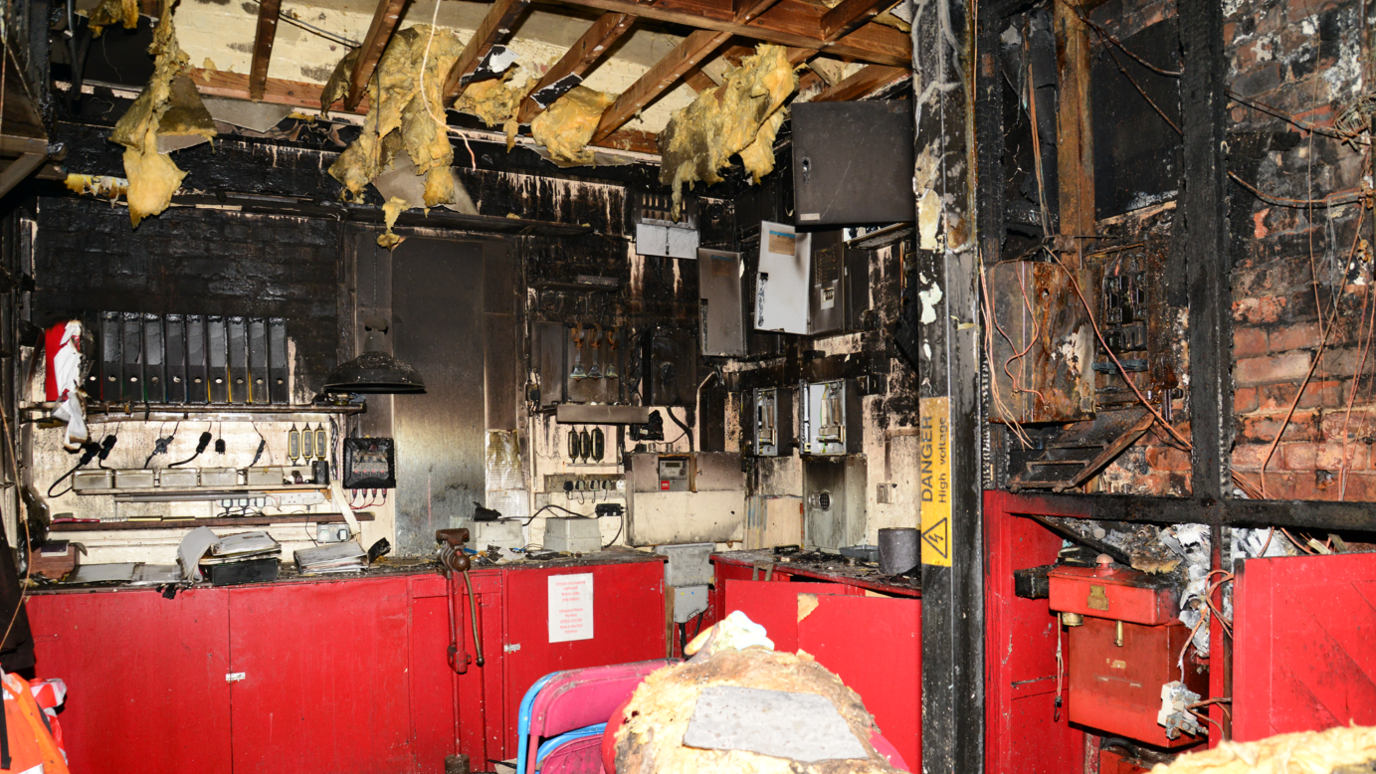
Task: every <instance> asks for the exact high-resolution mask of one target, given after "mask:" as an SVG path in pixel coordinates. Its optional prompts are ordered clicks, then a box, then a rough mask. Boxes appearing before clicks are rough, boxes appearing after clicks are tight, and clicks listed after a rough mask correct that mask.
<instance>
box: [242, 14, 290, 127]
mask: <svg viewBox="0 0 1376 774" xmlns="http://www.w3.org/2000/svg"><path fill="white" fill-rule="evenodd" d="M281 10H282V0H262V2H260V3H259V4H258V31H257V32H255V33H254V36H253V59H252V61H251V62H250V63H249V76H248V98H249V99H251V100H253V101H255V102H258V101H261V100H262V99H263V91H264V89H265V88H266V85H267V82H268V62H269V61H270V60H271V59H272V43H273V41H274V40H275V39H276V38H277V17H278V15H279V14H280V13H281Z"/></svg>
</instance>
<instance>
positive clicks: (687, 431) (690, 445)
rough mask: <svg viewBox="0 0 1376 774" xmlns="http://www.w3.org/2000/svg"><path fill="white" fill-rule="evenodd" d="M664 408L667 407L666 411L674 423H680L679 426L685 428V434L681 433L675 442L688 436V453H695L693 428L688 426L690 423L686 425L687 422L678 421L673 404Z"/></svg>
mask: <svg viewBox="0 0 1376 774" xmlns="http://www.w3.org/2000/svg"><path fill="white" fill-rule="evenodd" d="M664 408H665V411H666V412H667V413H668V414H669V419H670V420H672V421H673V423H674V424H676V425H678V426H679V427H681V428H683V435H681V436H679V437H678V438H676V439H674V443H678V442H679V441H681V440H683V439H684V438H685V437H686V438H687V439H688V453H689V454H692V453H693V430H692V428H690V427H688V425H685V424H683V423H682V422H680V421H678V417H676V416H674V408H673V406H665V407H664Z"/></svg>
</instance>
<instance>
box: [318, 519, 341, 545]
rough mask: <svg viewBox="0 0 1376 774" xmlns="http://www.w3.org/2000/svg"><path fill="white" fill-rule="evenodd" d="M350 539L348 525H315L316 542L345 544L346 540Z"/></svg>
mask: <svg viewBox="0 0 1376 774" xmlns="http://www.w3.org/2000/svg"><path fill="white" fill-rule="evenodd" d="M348 539H349V525H348V524H317V525H315V542H317V543H343V542H344V541H345V540H348Z"/></svg>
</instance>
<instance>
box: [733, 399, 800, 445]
mask: <svg viewBox="0 0 1376 774" xmlns="http://www.w3.org/2000/svg"><path fill="white" fill-rule="evenodd" d="M792 446H793V390H791V389H788V388H786V387H760V388H756V389H753V390H746V391H745V392H743V393H742V394H741V453H742V454H746V455H748V456H752V457H778V456H780V455H784V456H789V455H791V454H792V453H793V450H792Z"/></svg>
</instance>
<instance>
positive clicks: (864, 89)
mask: <svg viewBox="0 0 1376 774" xmlns="http://www.w3.org/2000/svg"><path fill="white" fill-rule="evenodd" d="M911 75H912V71H911V70H908V69H906V68H903V67H884V66H882V65H870V66H869V67H866V68H865V69H863V70H860V71H858V72H856V73H855V74H854V75H852V76H850V77H849V78H846V79H844V80H842V81H841V82H840V83H837V84H836V85H834V86H828V87H827V88H826V89H824V90H823V91H822V93H821V94H818V95H817V96H815V97H813V98H812V101H813V102H847V101H849V100H854V99H860V98H861V97H863V96H865V95H866V94H870V93H872V92H874V91H876V90H878V89H880V88H883V87H884V86H888V85H889V84H891V83H893V82H894V81H897V80H900V79H902V78H906V77H909V76H911Z"/></svg>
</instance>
